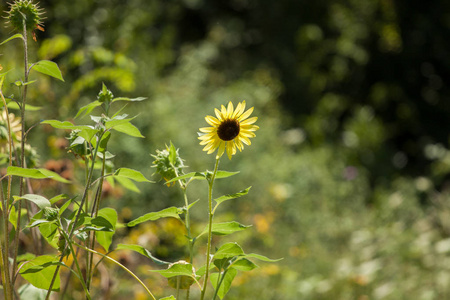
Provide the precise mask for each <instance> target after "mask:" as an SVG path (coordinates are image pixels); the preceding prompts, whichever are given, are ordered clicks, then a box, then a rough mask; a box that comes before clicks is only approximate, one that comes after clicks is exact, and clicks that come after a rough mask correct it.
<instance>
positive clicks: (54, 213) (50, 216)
mask: <svg viewBox="0 0 450 300" xmlns="http://www.w3.org/2000/svg"><path fill="white" fill-rule="evenodd" d="M43 211H44V217H45V219H46V220H48V221H54V220H56V219H57V218H58V214H59V209H57V208H53V207H45V208H44V210H43Z"/></svg>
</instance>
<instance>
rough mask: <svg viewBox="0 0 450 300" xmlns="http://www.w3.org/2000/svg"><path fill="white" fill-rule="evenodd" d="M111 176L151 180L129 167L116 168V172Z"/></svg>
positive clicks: (141, 180)
mask: <svg viewBox="0 0 450 300" xmlns="http://www.w3.org/2000/svg"><path fill="white" fill-rule="evenodd" d="M113 176H115V177H117V176H120V177H126V178H129V179H132V180H134V181H137V182H151V181H150V180H148V179H147V178H145V176H144V175H142V173H141V172H139V171H136V170H133V169H129V168H120V169H117V170H116V172H114V175H113Z"/></svg>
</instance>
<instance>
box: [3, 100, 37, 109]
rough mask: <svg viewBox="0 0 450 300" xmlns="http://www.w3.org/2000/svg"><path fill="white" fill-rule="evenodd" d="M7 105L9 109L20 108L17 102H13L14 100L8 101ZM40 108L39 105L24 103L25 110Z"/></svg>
mask: <svg viewBox="0 0 450 300" xmlns="http://www.w3.org/2000/svg"><path fill="white" fill-rule="evenodd" d="M7 107H8V108H9V109H17V110H20V106H19V104H17V102H14V101H11V102H9V103H8V105H7ZM41 109H42V107H41V106H34V105H30V104H27V105H25V111H38V110H41Z"/></svg>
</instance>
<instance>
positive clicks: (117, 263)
mask: <svg viewBox="0 0 450 300" xmlns="http://www.w3.org/2000/svg"><path fill="white" fill-rule="evenodd" d="M73 244H74V245H75V246H77V247H80V248H81V249H84V250H86V251H89V252H91V253H95V254H97V255H100V256H103V257H104V258H106V259H108V260H109V261H111V262H113V263H115V264H116V265H118V266H119V267H121V268H122V269H124V270H125V271H127V272H128V274H130V275H131V276H133V278H134V279H136V280H137V281H138V282H139V283H140V284H141V285H142V287H143V288H144V289H145V290H146V291H147V293H148V294H149V295H150V297H151V298H152V299H153V300H156V298H155V296H153V294H152V292H151V291H150V290H149V289H148V287H147V286H146V285H145V284H144V283H143V282H142V281H141V280H140V279H139V277H137V276H136V274H134V273H133V272H132V271H131V270H130V269H128V268H127V267H125V266H124V265H122V264H121V263H119V262H118V261H117V260H115V259H113V258H111V257H109V256H107V255H104V254H103V253H100V252H97V251H95V250H93V249H89V248H87V247H85V246H83V245H80V244H77V243H75V242H73Z"/></svg>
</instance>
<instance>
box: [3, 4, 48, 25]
mask: <svg viewBox="0 0 450 300" xmlns="http://www.w3.org/2000/svg"><path fill="white" fill-rule="evenodd" d="M9 8H10V9H9V12H8V16H7V17H6V18H7V19H8V20H9V23H10V24H11V26H12V27H14V28H15V29H16V30H17V31H23V24H24V23H23V22H24V21H25V25H26V28H27V29H28V30H34V29H36V28H37V29H42V27H41V26H42V9H41V8H39V6H38V5H37V4H34V3H33V2H32V1H31V0H16V1H14V2H13V3H10V6H9Z"/></svg>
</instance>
